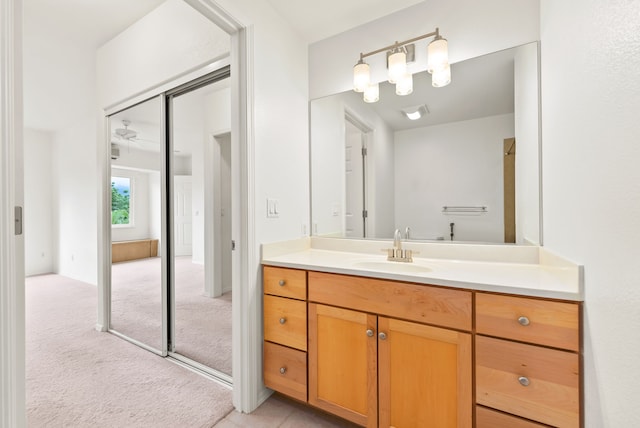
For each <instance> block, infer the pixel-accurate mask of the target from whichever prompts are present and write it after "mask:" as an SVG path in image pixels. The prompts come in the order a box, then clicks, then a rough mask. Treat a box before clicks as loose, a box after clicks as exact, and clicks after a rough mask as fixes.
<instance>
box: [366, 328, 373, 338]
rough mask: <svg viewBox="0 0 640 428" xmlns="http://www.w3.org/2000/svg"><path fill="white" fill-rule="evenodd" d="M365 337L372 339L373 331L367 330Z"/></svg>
mask: <svg viewBox="0 0 640 428" xmlns="http://www.w3.org/2000/svg"><path fill="white" fill-rule="evenodd" d="M367 336H369V337H373V330H371V329H369V330H367Z"/></svg>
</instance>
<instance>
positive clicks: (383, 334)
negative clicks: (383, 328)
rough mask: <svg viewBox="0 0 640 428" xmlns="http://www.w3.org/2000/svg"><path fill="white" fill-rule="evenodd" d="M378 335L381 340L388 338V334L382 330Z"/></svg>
mask: <svg viewBox="0 0 640 428" xmlns="http://www.w3.org/2000/svg"><path fill="white" fill-rule="evenodd" d="M378 337H379V338H380V340H386V339H387V334H386V333H383V332H380V334H378Z"/></svg>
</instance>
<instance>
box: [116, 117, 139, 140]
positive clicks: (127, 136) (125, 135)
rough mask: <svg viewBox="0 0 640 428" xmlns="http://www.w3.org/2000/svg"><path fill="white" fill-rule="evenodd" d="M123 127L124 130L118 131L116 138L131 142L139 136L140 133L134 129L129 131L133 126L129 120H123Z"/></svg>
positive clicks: (119, 129)
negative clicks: (130, 126)
mask: <svg viewBox="0 0 640 428" xmlns="http://www.w3.org/2000/svg"><path fill="white" fill-rule="evenodd" d="M122 125H124V128H117V129H116V134H115V135H116V137H119V138H122V139H123V140H128V141H131V140H132V139H134V138H136V137H137V136H138V133H137V132H136V131H134V130H133V129H129V125H131V121H130V120H128V119H122Z"/></svg>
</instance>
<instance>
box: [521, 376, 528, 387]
mask: <svg viewBox="0 0 640 428" xmlns="http://www.w3.org/2000/svg"><path fill="white" fill-rule="evenodd" d="M518 382H520V385H522V386H529V384H530V383H531V382H529V378H528V377H526V376H520V377H519V378H518Z"/></svg>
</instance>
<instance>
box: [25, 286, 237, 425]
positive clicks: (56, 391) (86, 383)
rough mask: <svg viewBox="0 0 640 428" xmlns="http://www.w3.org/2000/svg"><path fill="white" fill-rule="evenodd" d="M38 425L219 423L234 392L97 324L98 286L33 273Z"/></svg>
mask: <svg viewBox="0 0 640 428" xmlns="http://www.w3.org/2000/svg"><path fill="white" fill-rule="evenodd" d="M26 298H27V311H26V312H27V317H26V322H27V421H28V426H30V427H49V426H53V427H62V426H65V427H177V426H180V427H211V426H213V425H214V424H215V423H216V422H217V421H219V420H221V419H222V418H223V417H224V416H225V415H226V414H227V413H229V412H230V411H231V410H232V408H233V406H232V404H231V399H232V398H231V394H232V392H231V390H229V389H227V388H225V387H223V386H220V385H219V384H217V383H215V382H213V381H210V380H207V379H205V378H203V377H202V376H199V375H197V374H195V373H192V372H190V371H188V370H186V369H184V368H182V367H179V366H177V365H175V364H173V363H171V362H169V361H167V360H166V359H164V358H161V357H159V356H157V355H154V354H153V353H151V352H148V351H145V350H143V349H141V348H139V347H137V346H134V345H132V344H130V343H128V342H126V341H124V340H122V339H119V338H117V337H115V336H113V335H111V334H108V333H99V332H97V331H95V330H94V325H95V320H96V305H97V298H96V288H95V287H94V286H91V285H87V284H84V283H81V282H78V281H74V280H70V279H67V278H64V277H60V276H57V275H42V276H36V277H30V278H27V281H26Z"/></svg>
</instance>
